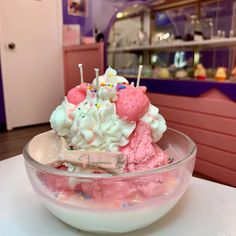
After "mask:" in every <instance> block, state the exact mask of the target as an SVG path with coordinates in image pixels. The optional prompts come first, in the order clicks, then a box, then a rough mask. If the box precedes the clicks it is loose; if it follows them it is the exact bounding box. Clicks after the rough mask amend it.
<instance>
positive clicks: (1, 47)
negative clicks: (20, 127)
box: [0, 0, 64, 130]
mask: <svg viewBox="0 0 236 236" xmlns="http://www.w3.org/2000/svg"><path fill="white" fill-rule="evenodd" d="M5 1H7V0H5ZM3 2H4V0H3V1H2V0H0V66H1V69H2V84H3V100H4V106H5V117H6V127H7V130H12V129H13V128H14V125H13V124H12V122H11V118H10V117H11V115H10V114H11V108H10V105H8V103H9V104H11V102H9V101H10V100H11V99H12V98H11V96H10V94H8V91H7V81H8V78H7V65H6V64H7V63H6V58H5V56H6V55H5V51H6V48H7V44H8V42H6V40H4V14H5V12H3V4H4V3H3ZM56 2H57V22H58V29H57V32H58V39H59V44H60V45H61V51H60V52H59V53H60V58H61V66H60V68H59V69H60V70H61V75H62V78H61V80H62V83H63V81H64V80H63V75H64V68H63V4H62V1H61V0H56ZM62 87H63V90H62V92H64V84H63V86H62Z"/></svg>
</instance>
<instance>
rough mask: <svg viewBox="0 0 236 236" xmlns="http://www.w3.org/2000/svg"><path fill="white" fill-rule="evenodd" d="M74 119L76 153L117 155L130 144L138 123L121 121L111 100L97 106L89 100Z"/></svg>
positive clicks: (73, 140) (71, 132)
mask: <svg viewBox="0 0 236 236" xmlns="http://www.w3.org/2000/svg"><path fill="white" fill-rule="evenodd" d="M73 116H74V122H73V125H72V127H71V130H70V134H71V143H70V145H71V146H73V147H74V148H75V149H85V150H100V151H101V150H103V151H111V152H117V151H119V148H120V147H123V146H125V145H126V144H128V142H129V139H128V137H129V136H130V134H131V133H132V132H133V130H134V129H135V127H136V124H135V122H133V123H131V122H127V121H123V120H121V119H119V117H118V116H117V115H116V107H115V104H113V103H111V102H110V101H109V100H106V101H102V102H101V101H100V102H99V103H97V104H96V98H93V99H91V100H90V101H89V100H87V99H86V100H85V101H84V102H82V103H80V105H79V106H78V108H77V109H76V110H75V111H74V112H73Z"/></svg>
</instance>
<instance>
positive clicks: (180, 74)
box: [175, 69, 188, 79]
mask: <svg viewBox="0 0 236 236" xmlns="http://www.w3.org/2000/svg"><path fill="white" fill-rule="evenodd" d="M187 77H188V73H187V71H186V70H184V69H180V70H177V71H176V73H175V78H177V79H185V78H187Z"/></svg>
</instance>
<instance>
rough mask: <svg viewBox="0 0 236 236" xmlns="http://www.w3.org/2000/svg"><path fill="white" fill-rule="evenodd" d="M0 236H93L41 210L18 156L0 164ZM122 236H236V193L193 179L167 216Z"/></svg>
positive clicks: (230, 189) (226, 187) (226, 188)
mask: <svg viewBox="0 0 236 236" xmlns="http://www.w3.org/2000/svg"><path fill="white" fill-rule="evenodd" d="M131 220H132V219H131ZM0 235H1V236H12V235H14V236H15V235H17V236H19V235H20V236H21V235H23V236H47V235H48V236H49V235H50V236H52V235H56V236H75V235H76V236H90V235H94V234H91V233H87V232H83V231H79V230H76V229H74V228H72V227H70V226H67V225H66V224H64V223H62V222H61V221H59V220H57V218H56V217H54V216H53V215H52V214H51V213H50V212H49V211H48V210H47V209H46V208H45V207H44V206H43V204H42V203H41V202H40V200H39V199H38V198H37V196H36V194H35V193H34V192H33V190H32V188H31V185H30V183H29V180H28V178H27V175H26V171H25V167H24V160H23V156H22V155H20V156H16V157H13V158H10V159H7V160H4V161H0ZM113 235H114V234H113ZM122 235H127V236H128V235H129V236H144V235H145V236H153V235H157V236H158V235H161V236H179V235H180V236H236V188H231V187H228V186H225V185H221V184H216V183H213V182H209V181H205V180H202V179H198V178H192V180H191V183H190V185H189V187H188V189H187V191H186V192H185V194H184V196H183V197H182V198H181V200H180V201H179V203H177V205H176V206H175V207H174V208H173V210H172V211H171V212H169V213H168V214H167V215H166V216H164V217H163V218H162V219H160V220H159V221H158V222H156V223H154V224H152V225H150V226H148V227H146V228H143V229H141V230H137V231H134V232H131V233H127V234H122Z"/></svg>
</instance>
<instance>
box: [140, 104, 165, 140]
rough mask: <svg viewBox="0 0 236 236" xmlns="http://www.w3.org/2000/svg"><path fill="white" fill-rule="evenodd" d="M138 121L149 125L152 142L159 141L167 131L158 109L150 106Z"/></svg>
mask: <svg viewBox="0 0 236 236" xmlns="http://www.w3.org/2000/svg"><path fill="white" fill-rule="evenodd" d="M140 120H142V121H144V122H146V123H148V124H149V125H150V127H151V131H152V141H153V142H157V141H158V140H160V139H161V137H162V135H163V133H164V132H165V131H166V129H167V127H166V121H165V119H164V118H163V116H162V115H160V114H159V109H158V108H157V107H155V106H153V105H152V104H150V105H149V108H148V110H147V112H146V113H145V114H144V115H143V116H142V117H141V118H140Z"/></svg>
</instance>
